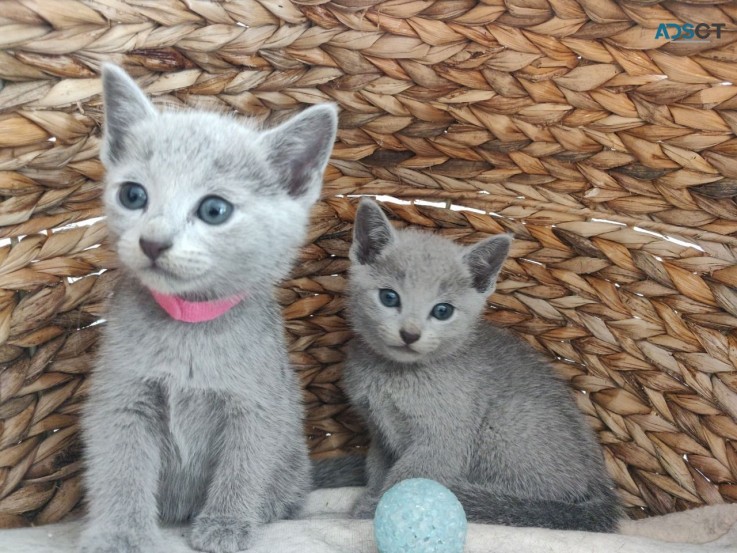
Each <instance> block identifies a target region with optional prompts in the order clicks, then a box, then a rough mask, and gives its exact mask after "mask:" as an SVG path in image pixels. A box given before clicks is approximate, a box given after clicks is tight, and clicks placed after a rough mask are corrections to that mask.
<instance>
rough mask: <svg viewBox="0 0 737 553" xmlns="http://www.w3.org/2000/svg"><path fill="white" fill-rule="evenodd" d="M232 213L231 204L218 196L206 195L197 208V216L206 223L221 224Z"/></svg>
mask: <svg viewBox="0 0 737 553" xmlns="http://www.w3.org/2000/svg"><path fill="white" fill-rule="evenodd" d="M232 213H233V204H231V203H230V202H229V201H227V200H224V199H222V198H220V197H218V196H207V197H206V198H205V199H204V200H202V202H201V203H200V207H198V208H197V217H199V218H200V219H202V220H203V221H204V222H205V223H207V224H208V225H221V224H223V223H224V222H225V221H227V220H228V219H230V216H231V214H232Z"/></svg>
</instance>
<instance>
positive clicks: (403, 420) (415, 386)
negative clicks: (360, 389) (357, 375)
mask: <svg viewBox="0 0 737 553" xmlns="http://www.w3.org/2000/svg"><path fill="white" fill-rule="evenodd" d="M382 376H383V377H384V378H381V379H378V380H377V381H376V382H374V383H373V385H372V386H370V387H369V391H368V403H369V410H368V411H369V417H370V418H371V419H372V422H373V423H374V425H375V426H376V427H377V428H378V429H379V430H380V431H381V432H382V434H383V435H384V438H385V443H386V444H387V445H388V446H389V447H390V448H391V449H392V450H393V452H394V453H395V454H398V455H399V454H401V453H402V452H403V451H404V450H406V449H407V447H408V446H409V444H411V443H412V442H414V441H415V440H416V439H417V437H418V436H420V435H422V434H424V433H425V432H426V431H427V429H428V428H430V427H433V426H436V424H437V422H436V421H437V419H438V418H440V417H442V415H443V413H448V412H449V410H450V409H451V407H452V406H450V405H447V402H446V398H445V397H444V395H443V394H442V391H441V390H442V388H443V385H442V382H437V379H436V378H433V377H432V376H431V375H426V374H423V373H419V372H413V373H405V374H390V375H382Z"/></svg>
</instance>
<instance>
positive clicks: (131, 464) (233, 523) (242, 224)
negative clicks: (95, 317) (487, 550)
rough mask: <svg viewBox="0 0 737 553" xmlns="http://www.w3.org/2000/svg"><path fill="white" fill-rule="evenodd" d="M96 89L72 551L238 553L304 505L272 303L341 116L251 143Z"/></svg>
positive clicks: (298, 415)
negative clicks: (101, 295)
mask: <svg viewBox="0 0 737 553" xmlns="http://www.w3.org/2000/svg"><path fill="white" fill-rule="evenodd" d="M102 81H103V97H104V105H105V135H104V140H103V148H102V153H101V157H102V160H103V163H104V164H105V168H106V169H107V175H106V179H105V181H106V182H105V188H104V201H105V208H106V214H107V223H108V227H109V230H110V236H111V243H112V245H113V247H114V248H115V250H116V252H117V254H118V257H119V258H120V261H121V270H120V280H119V284H118V286H117V288H116V290H115V293H114V296H113V298H112V301H111V304H110V307H109V314H108V325H107V327H106V328H105V333H104V336H103V340H102V345H101V348H100V355H99V360H98V363H97V365H96V367H95V369H94V371H93V374H92V376H91V379H90V393H89V395H90V397H89V401H88V404H87V405H86V409H85V413H84V416H83V420H82V423H83V435H84V439H85V442H86V462H87V472H86V485H87V497H88V500H89V522H88V526H87V528H86V530H85V532H84V533H83V535H82V539H81V549H82V551H83V552H84V553H153V552H164V551H168V548H167V547H166V544H165V543H162V537H161V533H160V531H159V528H158V521H159V519H162V520H164V521H166V522H183V521H191V522H192V532H191V535H190V543H191V544H192V546H193V547H194V548H195V549H198V550H202V551H209V552H213V553H230V552H233V551H240V550H243V549H245V548H246V547H248V543H249V539H250V536H251V534H252V532H253V530H254V529H255V528H256V527H257V526H258V525H259V524H262V523H265V522H268V521H271V520H274V519H277V518H280V517H286V516H289V515H290V514H291V513H293V512H294V511H295V510H297V509H298V508H299V507H300V506H301V503H302V501H303V499H304V496H305V495H306V494H307V492H308V491H309V490H310V488H311V476H310V463H309V460H308V455H307V445H306V440H305V437H304V434H303V427H302V424H303V423H302V415H303V412H302V401H301V399H302V398H301V389H300V385H299V382H298V380H297V376H296V374H295V373H294V371H292V370H291V369H290V367H289V364H288V358H287V348H286V344H285V339H284V330H283V323H282V319H281V311H280V309H279V305H278V304H277V302H276V300H275V298H274V286H275V284H276V283H277V282H278V281H279V280H280V279H282V278H283V277H285V276H286V275H287V273H288V272H289V269H290V267H291V263H292V260H293V259H294V256H295V254H296V251H297V248H298V247H299V246H300V245H301V243H302V241H303V240H304V238H305V234H306V229H307V224H308V218H309V211H310V207H311V206H312V204H313V203H314V202H315V201H316V200H317V198H318V197H319V195H320V189H321V187H322V176H323V172H324V170H325V167H326V165H327V163H328V158H329V156H330V152H331V150H332V146H333V142H334V139H335V133H336V128H337V113H336V109H335V107H334V106H332V105H322V106H315V107H312V108H310V109H307V110H305V111H304V112H302V113H300V114H299V115H297V116H296V117H294V118H292V119H291V120H289V121H287V122H286V123H284V124H282V125H280V126H278V127H276V128H274V129H270V130H260V129H258V128H257V127H255V126H252V125H248V124H243V123H242V122H239V121H236V120H235V119H233V118H230V117H226V116H223V115H218V114H214V113H204V112H200V111H176V112H163V113H162V112H159V111H157V110H156V109H155V108H154V106H153V105H152V104H151V102H150V101H149V100H148V99H147V98H146V96H145V95H144V94H143V92H141V90H140V89H139V88H138V87H137V86H136V84H135V83H134V82H133V81H132V80H131V79H130V78H129V77H128V76H127V75H126V74H125V73H124V72H123V71H122V70H121V69H119V68H117V67H115V66H110V65H107V66H105V67H104V69H103V77H102Z"/></svg>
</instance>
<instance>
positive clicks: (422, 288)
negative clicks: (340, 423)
mask: <svg viewBox="0 0 737 553" xmlns="http://www.w3.org/2000/svg"><path fill="white" fill-rule="evenodd" d="M510 243H511V238H510V237H509V236H507V235H498V236H494V237H491V238H489V239H487V240H484V241H482V242H480V243H479V244H476V245H475V246H472V247H463V246H461V245H458V244H455V243H453V242H451V241H449V240H447V239H445V238H442V237H440V236H437V235H432V234H429V233H421V232H418V231H414V230H403V231H396V230H394V229H393V228H392V226H391V224H390V223H389V221H388V220H387V218H386V217H385V216H384V214H383V213H382V211H381V208H380V207H379V206H378V205H377V204H376V203H375V202H373V201H370V200H363V201H362V202H361V204H360V206H359V208H358V213H357V215H356V223H355V229H354V239H353V245H352V247H351V250H350V258H351V261H352V266H351V270H350V287H349V288H350V293H349V310H350V317H351V322H352V325H353V328H354V329H355V331H356V334H357V336H356V338H355V339H354V340H353V341H352V342H351V345H350V348H349V356H348V360H347V363H346V367H345V374H344V386H345V389H346V392H347V393H348V395H349V397H350V399H351V401H352V403H353V405H355V406H356V407H357V408H358V410H359V412H360V413H361V414H363V416H364V417H365V418H366V420H367V421H368V426H369V430H370V433H371V440H372V441H371V446H370V448H369V453H368V457H367V466H366V469H367V473H368V491H367V492H366V493H365V495H364V496H363V497H362V498H361V499H359V501H358V502H357V504H356V507H355V509H354V515H355V516H356V517H371V516H373V513H374V510H375V508H376V504H377V502H378V500H379V498H380V497H381V495H382V494H383V493H384V492H385V491H386V490H387V489H389V488H390V487H391V486H393V485H394V484H396V483H397V482H399V481H401V480H404V479H407V478H418V477H424V478H431V479H434V480H437V481H439V482H441V483H442V484H444V485H445V486H447V487H449V488H450V489H451V490H452V491H453V492H454V493H455V494H456V496H457V497H458V499H459V500H460V501H461V503H462V504H463V507H464V508H465V510H466V515H467V516H468V519H469V520H470V521H474V522H485V523H490V524H506V525H513V526H537V527H544V528H556V529H572V530H589V531H599V532H610V531H614V530H615V529H616V526H617V520H618V517H619V514H620V509H619V505H618V501H617V497H616V495H615V493H614V492H613V490H612V487H613V486H612V482H611V480H610V478H609V477H608V475H607V473H606V471H605V468H604V464H603V461H602V455H601V451H600V449H599V445H598V444H597V442H596V439H595V437H594V433H593V432H592V430H591V429H590V428H589V427H588V426H587V424H586V422H585V420H584V418H583V415H582V414H581V413H580V412H579V411H578V409H577V407H576V405H575V403H574V401H573V399H572V397H571V395H570V391H569V389H568V388H567V386H566V384H565V383H564V382H563V381H561V380H559V379H558V378H557V377H556V376H554V374H553V372H552V369H551V367H550V366H549V365H548V364H547V363H545V362H544V361H543V360H542V359H541V358H540V357H539V356H538V355H537V354H536V352H534V350H532V348H530V347H529V346H528V345H527V344H525V343H524V342H522V341H520V340H519V339H516V338H515V337H513V336H512V335H510V334H508V333H507V332H505V331H502V330H499V329H496V328H494V327H492V326H490V325H488V324H486V323H485V322H484V320H483V318H482V313H483V311H484V308H485V306H486V298H487V297H488V296H489V294H491V293H492V292H493V290H494V287H495V285H496V279H497V276H498V274H499V271H500V270H501V268H502V264H503V263H504V260H505V258H506V257H507V254H508V253H509V247H510Z"/></svg>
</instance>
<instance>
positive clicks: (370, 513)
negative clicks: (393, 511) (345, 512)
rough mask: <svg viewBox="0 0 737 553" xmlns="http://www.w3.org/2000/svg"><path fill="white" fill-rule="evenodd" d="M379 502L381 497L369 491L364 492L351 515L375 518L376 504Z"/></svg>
mask: <svg viewBox="0 0 737 553" xmlns="http://www.w3.org/2000/svg"><path fill="white" fill-rule="evenodd" d="M378 504H379V499H378V498H377V497H375V496H373V495H371V494H369V493H365V494H363V495H362V496H361V497H359V498H358V501H356V504H355V505H354V506H353V510H352V511H351V516H352V517H353V518H374V513H375V512H376V506H377V505H378Z"/></svg>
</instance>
